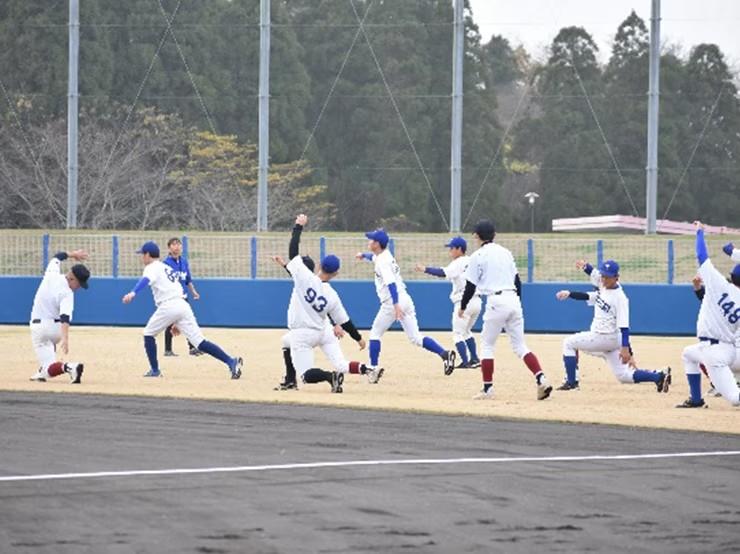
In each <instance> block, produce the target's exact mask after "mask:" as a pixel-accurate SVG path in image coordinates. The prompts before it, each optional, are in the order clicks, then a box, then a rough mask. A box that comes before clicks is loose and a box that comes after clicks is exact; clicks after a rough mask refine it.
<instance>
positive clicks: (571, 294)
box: [555, 290, 589, 300]
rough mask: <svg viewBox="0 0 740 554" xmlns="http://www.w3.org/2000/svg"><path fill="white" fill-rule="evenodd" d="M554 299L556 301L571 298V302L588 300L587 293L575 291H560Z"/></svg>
mask: <svg viewBox="0 0 740 554" xmlns="http://www.w3.org/2000/svg"><path fill="white" fill-rule="evenodd" d="M555 298H557V299H558V300H565V299H566V298H572V299H573V300H588V298H589V296H588V293H587V292H579V291H576V290H561V291H558V292H557V293H556V294H555Z"/></svg>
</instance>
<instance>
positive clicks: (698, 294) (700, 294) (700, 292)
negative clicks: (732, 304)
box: [694, 287, 707, 301]
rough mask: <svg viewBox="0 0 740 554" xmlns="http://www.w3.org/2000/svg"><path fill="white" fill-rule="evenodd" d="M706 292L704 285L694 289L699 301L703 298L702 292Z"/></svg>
mask: <svg viewBox="0 0 740 554" xmlns="http://www.w3.org/2000/svg"><path fill="white" fill-rule="evenodd" d="M706 292H707V289H705V288H704V287H701V288H700V289H699V290H695V291H694V294H695V295H696V297H697V298H698V299H699V301H702V300H704V293H706Z"/></svg>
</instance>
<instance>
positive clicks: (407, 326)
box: [370, 293, 424, 346]
mask: <svg viewBox="0 0 740 554" xmlns="http://www.w3.org/2000/svg"><path fill="white" fill-rule="evenodd" d="M398 305H399V306H400V307H401V310H403V317H402V318H401V327H402V328H403V331H404V333H406V336H407V337H408V338H409V340H410V341H411V342H412V343H413V344H415V345H416V346H421V345H422V342H423V341H424V337H423V336H422V335H421V332H420V331H419V322H418V321H417V320H416V307H415V306H414V301H413V300H411V297H410V296H409V295H408V294H406V293H400V294H399V295H398ZM394 321H396V312H395V309H394V308H393V304H392V303H390V302H384V303H383V304H381V305H380V310H378V313H377V315H376V316H375V320H373V326H372V328H371V329H370V340H380V337H382V336H383V334H384V333H385V332H386V331H387V330H388V329H389V328H390V326H391V325H393V322H394Z"/></svg>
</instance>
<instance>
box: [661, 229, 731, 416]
mask: <svg viewBox="0 0 740 554" xmlns="http://www.w3.org/2000/svg"><path fill="white" fill-rule="evenodd" d="M696 227H697V229H696V257H697V260H698V261H699V276H700V277H701V279H702V281H703V282H704V287H705V293H704V298H703V299H702V302H701V308H700V310H699V318H698V320H697V323H696V335H697V337H698V339H699V342H698V343H697V344H694V345H691V346H687V347H686V348H684V350H683V354H682V358H683V363H684V370H685V371H686V379H687V380H688V382H689V398H688V399H686V401H684V402H683V404H679V405H678V406H676V407H677V408H702V407H704V406H705V403H704V400H703V399H702V397H701V372H700V369H699V365H700V364H701V363H703V364H704V366H705V367H706V368H707V371H708V372H709V379H710V380H711V381H712V384H713V385H714V388H715V390H716V391H717V392H719V393H720V394H721V395H722V396H723V397H724V398H725V399H726V400H727V401H728V402H730V403H731V404H732V405H734V406H738V405H740V387H738V384H737V382H736V381H735V377H734V375H733V374H732V371H731V370H730V366H731V365H732V364H733V363H734V361H735V356H736V351H735V341H736V340H738V334H739V333H740V265H738V266H736V267H735V268H734V269H733V271H732V274H731V279H732V283H728V282H727V280H726V279H725V278H724V276H723V275H722V274H721V273H720V272H719V271H717V269H716V268H715V267H714V265H713V264H712V260H710V259H709V254H708V253H707V245H706V242H705V241H704V228H703V226H702V224H701V223H700V222H698V221H697V222H696Z"/></svg>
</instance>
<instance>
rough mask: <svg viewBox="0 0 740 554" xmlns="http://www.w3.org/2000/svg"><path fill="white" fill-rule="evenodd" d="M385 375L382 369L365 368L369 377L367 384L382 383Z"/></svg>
mask: <svg viewBox="0 0 740 554" xmlns="http://www.w3.org/2000/svg"><path fill="white" fill-rule="evenodd" d="M383 373H385V369H383V368H382V367H367V366H366V367H365V375H367V382H368V383H370V384H373V385H374V384H376V383H377V382H378V381H380V378H381V377H382V376H383Z"/></svg>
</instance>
